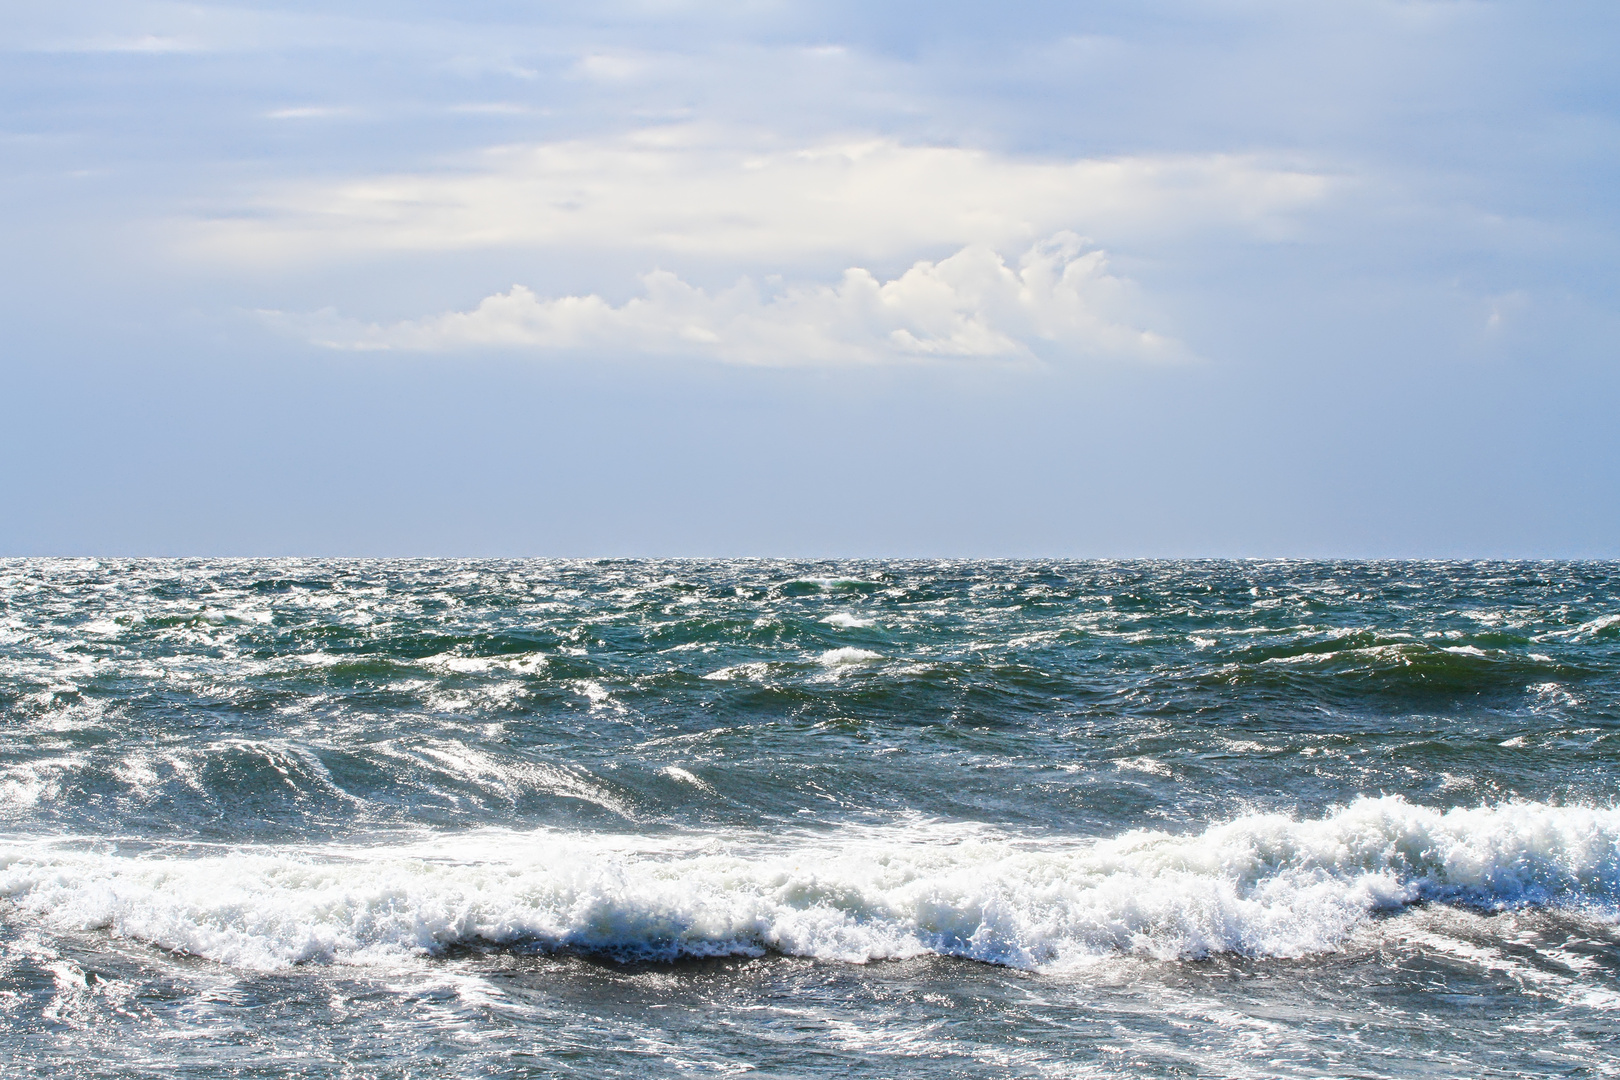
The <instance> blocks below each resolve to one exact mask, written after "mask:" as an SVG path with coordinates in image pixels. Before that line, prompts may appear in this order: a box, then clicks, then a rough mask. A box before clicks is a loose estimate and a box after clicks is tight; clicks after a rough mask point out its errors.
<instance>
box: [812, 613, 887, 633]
mask: <svg viewBox="0 0 1620 1080" xmlns="http://www.w3.org/2000/svg"><path fill="white" fill-rule="evenodd" d="M821 621H822V622H823V623H825V624H827V625H828V626H836V627H838V628H840V629H842V630H859V629H861V628H863V627H867V626H871V625H873V623H875V622H876V621H877V620H875V619H863V618H861V617H860V616H859V615H855V614H852V613H850V612H848V611H835V612H833V613H832V614H831V615H828V616H827V617H826V618H825V619H822V620H821Z"/></svg>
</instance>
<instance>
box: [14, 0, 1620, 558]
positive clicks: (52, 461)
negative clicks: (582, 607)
mask: <svg viewBox="0 0 1620 1080" xmlns="http://www.w3.org/2000/svg"><path fill="white" fill-rule="evenodd" d="M4 6H5V18H4V19H3V20H0V48H3V50H4V52H5V55H4V62H3V65H0V93H3V100H4V113H3V117H0V154H3V180H0V182H3V185H4V192H5V198H4V200H3V202H0V222H3V226H0V227H3V229H4V239H5V244H4V252H5V254H4V257H3V258H4V262H3V267H4V270H3V272H4V282H3V284H4V291H3V296H0V318H3V320H4V322H3V327H4V339H3V340H4V348H3V351H0V364H3V372H4V383H3V385H4V387H5V396H6V404H5V417H6V421H5V423H4V425H3V426H0V452H3V453H4V455H5V461H6V468H5V469H4V470H3V471H0V505H3V506H4V508H5V512H4V513H3V515H0V554H12V555H24V554H98V555H118V554H151V555H182V554H187V555H189V554H195V555H260V554H267V555H268V554H308V555H327V554H331V555H568V556H575V555H581V556H593V555H816V556H820V555H827V556H839V555H849V556H857V555H882V556H906V555H916V556H1025V555H1073V556H1250V555H1253V556H1271V555H1299V556H1414V557H1492V556H1525V557H1582V556H1600V557H1615V556H1620V434H1617V432H1620V423H1617V422H1616V419H1615V417H1616V414H1617V413H1620V345H1617V343H1620V271H1617V265H1616V263H1617V260H1616V252H1617V240H1620V215H1617V210H1620V123H1617V120H1620V65H1616V64H1615V62H1614V57H1615V56H1616V55H1617V52H1620V9H1616V8H1615V6H1614V5H1613V4H1608V3H1590V4H1580V3H1568V4H1557V5H1534V4H1529V3H1524V4H1512V3H1488V2H1433V3H1431V2H1402V3H1395V2H1378V3H1375V2H1342V3H1302V2H1301V3H1291V2H1290V3H1285V2H1271V3H1266V2H1258V0H1256V2H1235V0H1234V2H1225V3H1217V2H1183V3H1177V2H1163V3H1117V4H1111V3H1093V4H1086V3H1064V4H1025V5H1020V6H1017V7H1015V8H1012V9H1010V10H1009V9H1005V8H1002V7H1000V6H993V5H952V4H926V5H925V4H909V3H904V4H886V5H854V4H848V5H844V4H836V3H834V4H828V3H820V4H814V5H812V4H791V3H734V4H719V3H680V2H665V3H642V4H612V3H609V4H600V5H591V6H589V7H587V6H585V5H579V6H577V7H571V6H564V5H542V4H517V3H486V4H479V5H452V4H436V3H390V4H381V3H376V4H371V3H337V4H323V5H315V4H291V3H282V4H268V3H262V4H250V3H234V4H227V3H193V4H150V3H139V2H121V3H73V2H64V3H56V4H51V5H37V4H23V3H11V4H6V5H4Z"/></svg>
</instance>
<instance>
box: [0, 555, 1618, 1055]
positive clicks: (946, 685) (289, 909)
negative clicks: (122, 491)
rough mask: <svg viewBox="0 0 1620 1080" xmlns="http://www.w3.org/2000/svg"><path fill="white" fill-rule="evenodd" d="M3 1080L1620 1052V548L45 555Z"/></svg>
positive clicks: (13, 662) (8, 928) (8, 599)
mask: <svg viewBox="0 0 1620 1080" xmlns="http://www.w3.org/2000/svg"><path fill="white" fill-rule="evenodd" d="M0 718H3V721H0V1031H3V1033H4V1034H3V1036H0V1071H3V1072H4V1073H5V1074H6V1075H19V1076H45V1075H53V1076H55V1075H64V1074H65V1075H71V1076H135V1075H158V1074H161V1075H164V1076H173V1075H181V1076H198V1077H203V1076H209V1077H212V1076H241V1075H265V1076H269V1075H275V1076H284V1075H310V1076H317V1075H319V1076H328V1075H349V1076H388V1077H406V1076H426V1075H448V1076H528V1075H533V1076H549V1075H580V1076H620V1075H627V1074H636V1075H647V1074H652V1075H660V1076H664V1075H669V1076H674V1075H705V1074H709V1073H730V1072H741V1071H751V1072H755V1073H759V1074H762V1075H767V1076H804V1075H822V1074H826V1075H847V1074H856V1075H871V1076H901V1075H905V1076H912V1075H922V1076H934V1075H939V1076H981V1075H982V1076H992V1075H993V1076H1007V1075H1017V1076H1025V1075H1027V1076H1045V1075H1059V1076H1076V1075H1107V1076H1112V1075H1130V1076H1185V1075H1194V1076H1322V1075H1334V1076H1523V1075H1578V1076H1604V1075H1611V1074H1615V1073H1617V1072H1620V1067H1617V1066H1616V1065H1615V1064H1614V1062H1615V1060H1616V1059H1617V1055H1616V1052H1615V1050H1616V1036H1617V1033H1620V1019H1617V1018H1620V921H1617V920H1620V809H1617V806H1620V803H1617V795H1620V758H1617V750H1620V566H1617V565H1616V564H1610V563H1313V562H1141V563H1132V562H1055V561H1054V562H944V563H934V562H836V563H808V562H776V561H754V560H734V561H671V562H656V561H604V562H551V561H513V562H501V561H383V560H354V561H343V560H176V561H144V560H130V561H118V560H103V561H99V562H95V561H73V560H9V561H3V562H0Z"/></svg>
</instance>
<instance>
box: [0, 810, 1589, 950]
mask: <svg viewBox="0 0 1620 1080" xmlns="http://www.w3.org/2000/svg"><path fill="white" fill-rule="evenodd" d="M0 896H3V897H5V898H7V900H8V901H9V906H10V908H11V912H10V917H12V918H15V917H23V918H30V919H38V920H41V921H43V922H44V923H46V924H48V925H50V926H52V927H55V928H57V929H78V930H102V931H107V932H110V933H112V934H115V935H119V936H124V937H128V938H133V939H137V940H140V941H144V942H148V943H151V944H153V945H156V946H159V947H161V948H164V949H168V950H172V951H176V952H182V953H187V954H193V955H197V956H201V957H206V958H209V959H212V960H215V961H219V962H221V963H224V964H228V965H233V966H237V967H243V968H251V969H277V968H283V967H287V966H289V965H294V964H301V963H311V962H315V963H342V964H391V963H397V962H399V961H401V960H406V959H408V958H410V957H412V956H420V955H431V954H436V953H440V952H443V951H444V950H446V949H450V948H455V947H457V946H473V947H482V946H495V947H507V948H514V949H522V950H529V951H536V952H547V951H557V950H568V951H581V952H591V953H598V954H604V955H609V956H614V957H618V958H622V959H641V960H672V959H677V958H680V957H698V956H716V955H760V954H763V953H765V952H778V953H783V954H789V955H793V956H805V957H816V958H821V959H826V960H837V961H846V962H852V963H863V962H867V961H872V960H881V959H891V958H905V957H914V956H918V955H923V954H940V955H949V956H957V957H965V958H969V959H973V960H980V961H985V962H989V963H995V964H1005V965H1010V966H1014V967H1020V968H1032V969H1042V970H1063V969H1065V968H1073V967H1076V966H1081V965H1084V964H1086V963H1088V962H1091V961H1093V960H1096V959H1097V958H1100V957H1106V956H1112V955H1119V954H1134V955H1140V956H1148V957H1155V958H1162V959H1172V958H1188V957H1201V956H1207V955H1210V954H1214V953H1238V954H1245V955H1250V956H1276V957H1293V956H1303V955H1308V954H1312V953H1318V952H1324V951H1330V950H1333V949H1335V948H1336V947H1338V946H1339V945H1340V944H1341V943H1343V942H1344V940H1345V939H1346V937H1347V936H1348V935H1349V934H1351V933H1352V932H1353V931H1354V930H1355V929H1356V928H1357V927H1358V926H1359V925H1361V924H1362V923H1364V922H1365V921H1366V920H1367V919H1368V918H1369V917H1371V916H1373V915H1375V914H1377V913H1379V912H1390V911H1395V910H1399V909H1400V908H1403V907H1405V906H1408V905H1412V904H1416V903H1424V902H1432V903H1445V904H1456V905H1462V906H1468V907H1473V908H1479V909H1484V910H1500V909H1504V908H1510V907H1523V906H1556V907H1568V908H1578V909H1583V910H1587V911H1595V912H1597V913H1599V914H1603V915H1605V916H1611V917H1612V915H1613V913H1614V911H1615V910H1616V902H1617V900H1620V809H1615V808H1593V807H1563V806H1552V805H1547V804H1544V803H1506V804H1500V805H1496V806H1483V807H1478V808H1473V809H1452V810H1446V811H1440V810H1435V809H1431V808H1427V807H1423V806H1418V805H1415V804H1412V803H1409V802H1407V801H1405V800H1404V799H1402V798H1399V797H1396V796H1390V797H1384V798H1376V799H1372V798H1363V799H1359V800H1357V801H1356V802H1354V803H1352V804H1350V805H1349V806H1347V807H1344V808H1341V809H1339V810H1336V811H1335V812H1333V813H1331V814H1329V815H1327V816H1325V817H1323V818H1319V819H1313V820H1295V819H1292V818H1288V817H1283V816H1279V815H1264V814H1255V815H1247V816H1243V817H1239V818H1236V819H1235V820H1233V821H1231V822H1228V823H1225V824H1220V825H1215V826H1213V827H1211V828H1209V829H1207V830H1206V831H1205V832H1203V833H1202V834H1199V835H1190V836H1189V835H1172V834H1168V833H1162V832H1130V833H1126V834H1123V835H1120V836H1117V837H1113V838H1108V839H1103V840H1085V841H1082V840H1071V841H1054V840H1051V839H1040V838H1032V837H1029V836H1020V835H1011V834H1006V833H1002V832H999V831H997V830H994V829H990V828H987V827H983V826H966V825H944V824H939V823H928V822H919V823H913V824H910V825H891V826H885V827H867V828H856V827H850V828H846V829H844V830H841V831H840V832H838V833H835V834H811V833H805V834H800V835H797V836H775V837H772V836H767V835H765V834H760V833H741V832H739V833H731V834H716V833H689V834H676V835H673V836H670V835H663V836H652V835H611V834H599V833H584V832H562V831H539V832H532V833H514V832H496V831H482V832H476V833H464V834H457V835H454V836H440V837H436V838H433V839H431V840H423V841H415V842H411V843H406V844H398V845H388V846H381V845H374V846H369V847H359V846H324V847H268V846H266V847H248V848H240V849H233V850H228V851H225V852H222V853H221V852H212V853H210V852H208V851H206V850H203V851H202V852H201V853H199V849H196V848H190V849H185V850H183V851H177V852H169V853H167V854H165V853H163V852H162V851H161V850H159V851H155V852H154V851H147V852H143V853H138V854H120V853H117V852H113V851H107V850H100V851H98V850H86V845H85V843H82V842H80V843H75V842H67V841H60V840H56V841H46V840H37V841H19V840H12V841H9V842H3V843H0Z"/></svg>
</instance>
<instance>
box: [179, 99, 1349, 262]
mask: <svg viewBox="0 0 1620 1080" xmlns="http://www.w3.org/2000/svg"><path fill="white" fill-rule="evenodd" d="M773 142H774V140H772V139H771V138H770V137H768V136H763V135H758V134H754V135H751V136H749V135H744V134H739V133H738V132H736V131H732V130H727V129H718V128H711V127H704V126H701V125H695V124H688V125H662V126H657V127H650V128H643V129H640V130H637V131H635V132H633V133H630V134H626V135H618V136H612V137H603V138H597V139H580V140H573V141H565V142H555V143H544V144H540V145H521V146H508V147H501V148H496V149H491V150H487V151H485V152H483V153H481V154H479V155H478V156H477V157H476V158H474V159H472V160H468V161H455V162H450V163H447V166H446V168H445V169H444V170H443V171H441V172H431V173H428V172H423V173H399V174H392V175H382V176H374V177H368V178H361V179H355V180H347V181H342V182H333V183H326V182H321V183H303V184H284V185H280V186H277V187H275V188H273V189H269V190H266V191H264V192H262V193H261V194H259V195H258V196H255V197H253V198H249V199H247V200H245V201H244V202H243V203H241V204H238V205H236V206H233V207H231V208H229V210H228V211H227V212H224V213H220V214H218V215H215V216H213V217H212V218H210V219H207V220H202V221H193V222H191V223H189V224H188V225H186V226H184V227H183V230H182V231H183V235H184V240H183V244H184V245H185V246H187V247H189V249H190V250H191V251H193V252H194V253H197V254H201V255H205V256H208V257H210V258H224V259H227V260H231V261H241V262H250V263H252V262H262V261H279V260H291V261H303V260H316V261H319V260H322V259H324V258H327V257H331V256H344V255H364V254H379V253H394V252H407V251H418V252H439V251H453V250H471V249H479V248H500V247H505V248H518V249H522V248H542V249H559V248H560V249H572V250H589V251H601V250H603V249H619V250H633V251H646V252H667V253H672V254H677V255H682V256H700V257H712V258H721V259H730V260H735V261H743V262H748V263H750V264H752V265H754V266H765V265H774V266H782V265H791V264H792V263H793V262H794V261H795V260H798V259H802V258H814V257H820V258H826V257H834V258H838V259H849V260H883V259H893V258H897V257H899V258H904V257H907V256H909V255H910V254H912V253H915V252H919V251H928V250H933V251H941V250H946V251H948V250H951V249H952V248H955V247H960V246H964V245H975V244H977V245H987V246H990V247H994V248H1000V249H1005V248H1008V247H1013V248H1022V247H1024V246H1025V245H1028V244H1030V243H1032V242H1034V241H1035V240H1036V239H1038V238H1040V237H1042V236H1048V235H1051V234H1052V233H1054V232H1056V231H1058V230H1061V229H1075V230H1079V231H1083V232H1085V233H1086V234H1088V235H1092V236H1098V237H1102V238H1104V239H1105V241H1107V242H1109V243H1117V242H1118V240H1119V239H1120V238H1130V237H1133V236H1141V235H1144V234H1151V235H1170V236H1183V235H1185V234H1187V233H1188V232H1197V231H1198V230H1200V229H1206V230H1207V229H1212V228H1213V229H1231V228H1237V229H1240V230H1242V231H1244V232H1245V233H1246V234H1250V235H1259V236H1262V237H1277V236H1285V235H1288V234H1289V233H1290V232H1291V231H1292V230H1293V229H1294V228H1295V221H1294V219H1295V217H1296V216H1297V214H1298V212H1300V211H1302V210H1305V209H1308V208H1310V207H1311V206H1313V205H1314V204H1316V203H1318V202H1320V201H1321V200H1322V199H1323V198H1325V197H1326V195H1327V194H1328V192H1329V190H1330V187H1331V185H1332V181H1330V179H1329V178H1327V177H1326V176H1324V175H1321V174H1319V173H1313V172H1309V171H1305V170H1301V169H1298V168H1294V167H1289V166H1286V165H1281V164H1277V163H1275V162H1269V161H1267V160H1264V159H1262V158H1259V157H1256V156H1251V155H1241V154H1237V155H1234V154H1202V155H1163V156H1147V157H1123V158H1111V159H1080V160H1067V161H1064V160H1059V161H1052V160H1040V159H1030V158H1020V157H1013V156H1008V155H1001V154H996V153H992V152H989V151H985V150H973V149H964V148H960V147H947V146H917V145H909V144H905V143H902V142H899V141H896V140H893V139H887V138H865V139H841V140H831V141H825V142H820V143H816V144H814V145H810V146H780V145H774V146H773V145H770V144H772V143H773Z"/></svg>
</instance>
